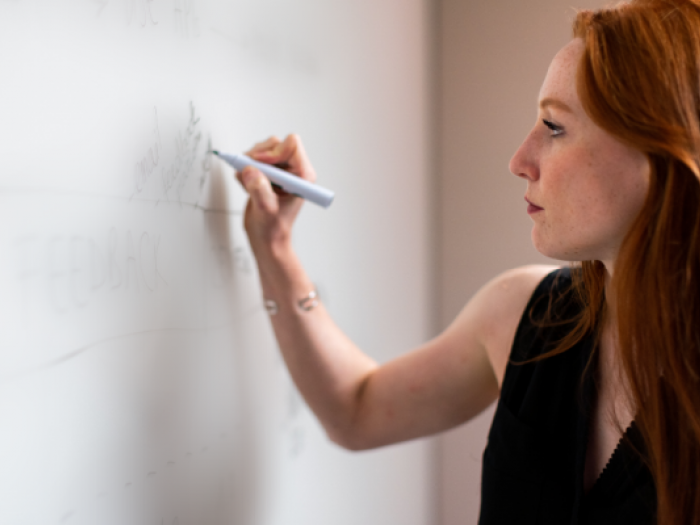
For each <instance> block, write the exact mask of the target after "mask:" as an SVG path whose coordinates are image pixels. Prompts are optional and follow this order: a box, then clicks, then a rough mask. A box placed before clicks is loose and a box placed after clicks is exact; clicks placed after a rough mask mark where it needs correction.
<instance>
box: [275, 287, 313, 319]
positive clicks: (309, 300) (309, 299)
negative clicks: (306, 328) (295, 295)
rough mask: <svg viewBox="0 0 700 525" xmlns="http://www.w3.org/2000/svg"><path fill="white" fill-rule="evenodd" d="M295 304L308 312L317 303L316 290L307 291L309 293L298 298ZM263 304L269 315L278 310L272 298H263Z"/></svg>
mask: <svg viewBox="0 0 700 525" xmlns="http://www.w3.org/2000/svg"><path fill="white" fill-rule="evenodd" d="M297 304H298V305H299V308H301V309H302V310H303V311H304V312H309V311H311V310H313V309H314V308H316V307H317V306H318V304H319V299H318V292H316V290H311V291H310V292H309V295H307V296H306V297H304V298H303V299H300V300H299V301H298V302H297ZM263 306H264V307H265V311H266V312H267V313H268V314H269V315H276V314H277V312H279V306H278V305H277V302H276V301H273V300H272V299H263Z"/></svg>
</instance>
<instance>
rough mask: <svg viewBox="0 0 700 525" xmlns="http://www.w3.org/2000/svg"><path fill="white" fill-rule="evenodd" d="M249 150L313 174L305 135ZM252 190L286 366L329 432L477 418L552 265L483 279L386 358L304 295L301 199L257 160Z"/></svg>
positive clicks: (383, 440) (360, 432) (343, 437)
mask: <svg viewBox="0 0 700 525" xmlns="http://www.w3.org/2000/svg"><path fill="white" fill-rule="evenodd" d="M248 153H249V155H251V156H252V157H254V158H256V159H257V160H259V161H262V162H267V163H271V164H284V165H285V167H287V169H289V171H291V172H292V173H295V174H296V175H298V176H300V177H302V178H305V179H307V180H310V181H314V180H315V174H314V171H313V168H312V166H311V164H310V163H309V161H308V159H307V157H306V154H305V153H304V150H303V146H302V144H301V141H300V140H299V138H298V137H297V136H295V135H291V136H289V137H287V138H286V139H285V140H284V141H279V140H278V139H276V138H271V139H269V140H267V141H265V142H263V143H260V144H258V145H256V146H255V147H254V148H253V149H252V150H251V151H250V152H248ZM237 176H238V179H239V181H240V182H241V183H242V185H243V186H244V188H245V189H246V190H247V191H248V193H249V194H250V197H251V198H250V200H249V202H248V206H247V208H246V215H245V227H246V231H247V233H248V237H249V239H250V244H251V247H252V249H253V253H254V254H255V257H256V260H257V264H258V269H259V273H260V279H261V284H262V290H263V295H264V297H265V298H266V299H269V300H273V301H274V302H275V303H276V304H277V312H276V313H275V314H274V315H271V321H272V326H273V329H274V331H275V335H276V337H277V341H278V343H279V347H280V350H281V352H282V355H283V357H284V360H285V362H286V364H287V367H288V368H289V371H290V373H291V375H292V378H293V379H294V382H295V383H296V385H297V388H298V389H299V391H300V392H301V394H302V395H303V396H304V399H305V400H306V402H307V404H308V405H309V407H310V408H311V409H312V410H313V412H314V413H315V414H316V416H317V417H318V419H319V420H320V422H321V424H322V425H323V427H324V428H325V429H326V432H327V433H328V436H329V437H330V438H331V439H332V440H333V441H335V442H336V443H338V444H339V445H341V446H344V447H346V448H349V449H353V450H359V449H367V448H374V447H378V446H382V445H387V444H391V443H396V442H399V441H405V440H408V439H412V438H417V437H421V436H426V435H430V434H434V433H436V432H439V431H441V430H445V429H447V428H450V427H453V426H455V425H458V424H460V423H463V422H464V421H467V420H468V419H470V418H472V417H473V416H475V415H476V414H478V413H479V412H481V411H482V410H483V409H484V408H486V407H487V406H488V405H489V404H490V403H491V402H492V401H493V400H494V399H495V398H496V397H497V396H498V392H499V388H500V384H501V382H502V380H503V374H504V371H505V366H506V363H507V360H508V355H509V353H510V346H511V344H512V341H513V337H514V334H515V330H516V328H517V324H518V322H519V320H520V316H521V315H522V312H523V310H524V308H525V306H526V304H527V301H528V299H529V297H530V295H531V294H532V292H533V290H534V288H535V286H536V285H537V283H538V282H539V281H540V280H541V279H542V278H543V277H544V275H546V274H547V273H548V272H549V271H551V270H552V269H553V267H548V266H530V267H524V268H519V269H515V270H511V271H509V272H506V273H504V274H502V275H501V276H499V277H497V278H496V279H494V280H492V281H491V282H489V283H488V284H486V285H485V286H484V287H483V288H482V289H481V290H480V291H479V292H478V293H477V294H476V295H475V296H474V297H473V298H472V299H471V300H470V301H469V303H468V304H467V305H466V306H465V307H464V309H463V310H462V312H461V313H460V315H459V316H458V317H457V319H456V320H455V321H454V322H453V323H452V325H451V326H450V327H449V328H448V329H447V330H445V332H443V333H442V334H441V335H439V336H438V337H436V338H435V339H433V340H432V341H429V342H428V343H426V344H424V345H423V346H421V347H420V348H418V349H416V350H414V351H412V352H409V353H407V354H405V355H403V356H402V357H399V358H398V359H395V360H393V361H390V362H389V363H386V364H384V365H382V366H379V365H377V363H376V362H374V361H373V360H372V359H370V358H369V357H368V356H367V355H365V354H364V353H362V352H361V351H360V349H358V348H357V347H356V346H355V345H354V344H353V343H352V341H350V340H349V339H348V338H347V337H346V336H345V334H343V332H342V331H341V330H340V329H339V328H338V327H337V326H336V324H335V323H334V322H333V320H332V319H331V318H330V316H329V315H328V313H327V311H326V310H325V308H324V307H323V304H322V303H319V304H318V305H317V306H316V307H315V308H313V309H311V310H308V311H305V310H303V309H302V308H301V307H300V306H299V301H300V300H301V299H302V298H304V297H307V296H308V294H309V292H310V291H311V290H312V286H313V285H312V283H311V281H310V279H309V278H308V276H307V275H306V272H305V271H304V269H303V268H302V267H301V265H300V263H299V260H298V258H297V257H296V255H295V253H294V250H293V249H292V246H291V230H292V225H293V222H294V219H295V218H296V215H297V214H298V212H299V209H300V207H301V205H302V201H301V199H299V198H297V197H293V196H291V195H281V194H278V193H275V191H274V190H273V189H272V187H271V185H270V183H269V181H268V180H267V179H266V178H265V177H264V176H263V175H262V174H261V173H260V172H259V171H257V170H255V169H254V168H248V169H246V170H245V171H244V172H242V173H239V174H237Z"/></svg>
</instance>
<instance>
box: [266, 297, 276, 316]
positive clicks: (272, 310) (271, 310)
mask: <svg viewBox="0 0 700 525" xmlns="http://www.w3.org/2000/svg"><path fill="white" fill-rule="evenodd" d="M263 306H264V307H265V310H266V311H267V313H268V314H270V315H275V314H276V313H277V312H279V308H278V307H277V303H276V302H275V301H273V300H272V299H263Z"/></svg>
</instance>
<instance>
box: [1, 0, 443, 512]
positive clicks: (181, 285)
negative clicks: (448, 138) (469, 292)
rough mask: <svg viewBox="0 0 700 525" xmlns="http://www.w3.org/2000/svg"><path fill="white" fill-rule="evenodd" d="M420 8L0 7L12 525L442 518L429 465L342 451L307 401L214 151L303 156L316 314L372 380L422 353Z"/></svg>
mask: <svg viewBox="0 0 700 525" xmlns="http://www.w3.org/2000/svg"><path fill="white" fill-rule="evenodd" d="M424 4H425V2H422V1H417V0H411V1H400V2H399V1H398V0H391V1H389V0H385V1H381V2H370V1H368V0H364V1H358V0H342V1H337V2H322V1H320V0H299V1H289V0H286V1H284V0H230V1H223V0H220V1H217V0H80V1H79V0H0V79H1V80H0V122H1V124H2V127H1V128H0V140H1V141H2V144H3V147H2V156H0V253H1V254H2V256H0V291H1V293H0V319H1V320H2V321H0V323H1V324H0V326H1V327H2V329H1V330H0V349H1V350H0V465H1V468H0V523H2V524H7V525H15V524H16V525H40V524H41V525H45V524H46V525H59V524H70V525H88V524H89V525H95V524H100V525H118V524H119V525H121V524H124V525H127V524H128V525H140V524H144V525H145V524H153V525H165V524H179V525H187V524H197V525H204V524H233V523H235V524H252V525H258V524H260V525H262V524H295V523H299V524H301V523H304V524H309V523H319V524H320V523H324V524H325V523H329V522H332V523H335V524H345V523H347V524H350V523H363V524H368V523H383V524H385V523H402V524H413V523H415V524H419V523H427V522H428V521H431V520H432V518H433V517H434V516H433V515H432V508H433V507H432V502H433V496H434V494H433V492H432V490H433V489H432V453H433V452H432V445H431V444H430V443H429V442H420V443H413V444H407V445H400V446H395V447H391V448H389V449H387V450H384V451H377V452H369V453H362V454H351V453H348V452H345V451H342V450H340V449H339V448H338V447H336V446H334V445H333V444H331V443H330V442H329V441H328V439H327V438H326V437H325V435H324V434H323V432H322V430H321V428H320V426H319V425H318V423H317V422H316V421H315V420H314V418H313V416H312V414H311V413H310V412H309V410H308V408H307V407H306V405H305V404H304V402H303V400H302V399H301V398H300V397H299V395H298V393H297V391H296V389H295V388H294V386H293V384H292V382H291V380H290V378H289V376H288V374H287V372H286V370H285V368H284V366H283V364H282V361H281V358H280V356H279V353H278V349H277V347H276V343H275V341H274V337H273V334H272V332H271V329H270V325H269V321H268V319H267V316H266V314H265V312H264V310H263V308H262V299H261V295H260V288H259V285H258V280H257V273H256V267H255V262H254V260H253V258H252V256H251V253H250V249H249V246H248V244H247V240H246V237H245V234H244V231H243V228H242V211H243V209H244V205H245V201H246V197H245V195H244V194H243V192H242V191H241V189H240V188H239V187H238V186H237V184H236V183H235V181H234V179H233V177H232V172H231V170H230V168H228V167H226V166H224V165H222V164H221V163H220V162H218V161H216V160H215V159H213V158H212V157H211V155H209V154H208V153H207V152H208V150H210V149H211V148H217V149H221V150H224V151H232V152H238V151H242V150H244V149H246V148H247V147H249V146H251V145H252V144H253V143H254V142H255V141H258V140H261V139H264V138H266V137H267V136H268V135H270V134H278V135H284V134H286V133H288V132H298V133H300V134H301V135H302V136H303V137H304V139H305V141H306V144H307V149H308V150H309V152H310V153H311V156H312V159H314V162H315V164H316V167H317V170H318V172H319V175H320V177H319V181H320V182H321V183H323V184H324V185H325V186H327V187H330V188H332V189H334V190H335V191H336V192H337V195H338V198H337V200H336V203H335V204H334V205H333V207H331V209H330V210H329V211H323V210H320V209H317V208H314V207H312V206H311V205H307V206H306V207H305V210H304V211H303V213H302V216H301V217H300V220H299V224H298V228H297V236H296V238H295V244H296V246H297V249H298V251H299V254H300V257H301V258H302V260H303V261H304V262H305V264H306V266H307V269H308V271H309V274H310V275H311V277H312V279H313V280H314V281H315V282H316V283H317V286H318V288H319V290H320V292H321V295H322V298H323V299H324V301H325V302H326V304H327V306H328V308H329V310H330V311H331V313H332V314H333V315H334V316H335V318H336V319H337V320H338V322H339V324H341V326H342V327H343V328H344V329H346V330H347V332H348V333H349V334H350V336H351V337H353V338H354V339H355V340H356V341H357V342H358V343H359V344H360V345H361V346H363V348H365V349H366V351H367V352H368V353H369V354H370V355H372V356H373V357H375V358H376V359H378V360H380V361H383V360H386V359H390V358H391V357H394V356H396V355H398V354H399V353H400V352H402V351H405V350H407V349H409V348H410V347H411V346H414V345H416V344H419V343H420V342H421V341H423V340H424V339H425V338H427V337H428V336H429V335H430V334H429V329H430V326H429V321H430V314H429V306H430V297H431V296H430V289H429V285H430V268H431V266H430V264H431V263H430V253H429V247H430V235H429V233H430V232H429V224H430V183H429V178H428V173H427V171H428V170H427V166H428V158H429V157H428V144H429V140H428V139H429V137H428V136H427V133H428V131H429V129H428V125H427V124H428V121H429V115H428V107H429V105H428V95H429V89H428V86H429V84H428V75H427V71H428V66H427V61H428V56H427V52H428V51H427V50H428V40H427V24H428V16H427V11H426V5H424ZM398 188H401V190H400V192H397V189H398Z"/></svg>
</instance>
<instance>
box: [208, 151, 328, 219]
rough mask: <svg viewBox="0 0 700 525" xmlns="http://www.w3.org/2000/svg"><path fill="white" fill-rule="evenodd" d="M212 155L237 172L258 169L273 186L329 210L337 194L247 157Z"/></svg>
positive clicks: (222, 154) (216, 152) (223, 154)
mask: <svg viewBox="0 0 700 525" xmlns="http://www.w3.org/2000/svg"><path fill="white" fill-rule="evenodd" d="M212 153H214V155H217V156H218V157H221V158H222V159H223V160H225V161H226V162H228V163H229V164H230V165H231V166H233V167H234V168H235V169H236V171H243V170H244V169H245V168H246V167H248V166H253V167H255V168H258V169H259V170H260V171H262V172H263V173H264V174H265V175H266V176H267V178H268V179H270V181H271V182H272V184H275V185H277V186H279V187H280V188H282V189H283V190H284V191H286V192H287V193H291V194H292V195H296V196H297V197H302V198H304V199H306V200H308V201H311V202H313V203H314V204H318V205H319V206H323V207H324V208H328V206H330V205H331V203H332V202H333V197H335V193H333V192H332V191H331V190H327V189H326V188H322V187H321V186H318V185H317V184H313V183H311V182H309V181H307V180H304V179H302V178H301V177H297V176H296V175H292V174H291V173H289V172H288V171H284V170H282V169H280V168H276V167H275V166H272V165H270V164H265V163H263V162H258V161H257V160H253V159H251V158H250V157H247V156H245V155H227V154H226V153H219V152H218V151H212Z"/></svg>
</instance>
